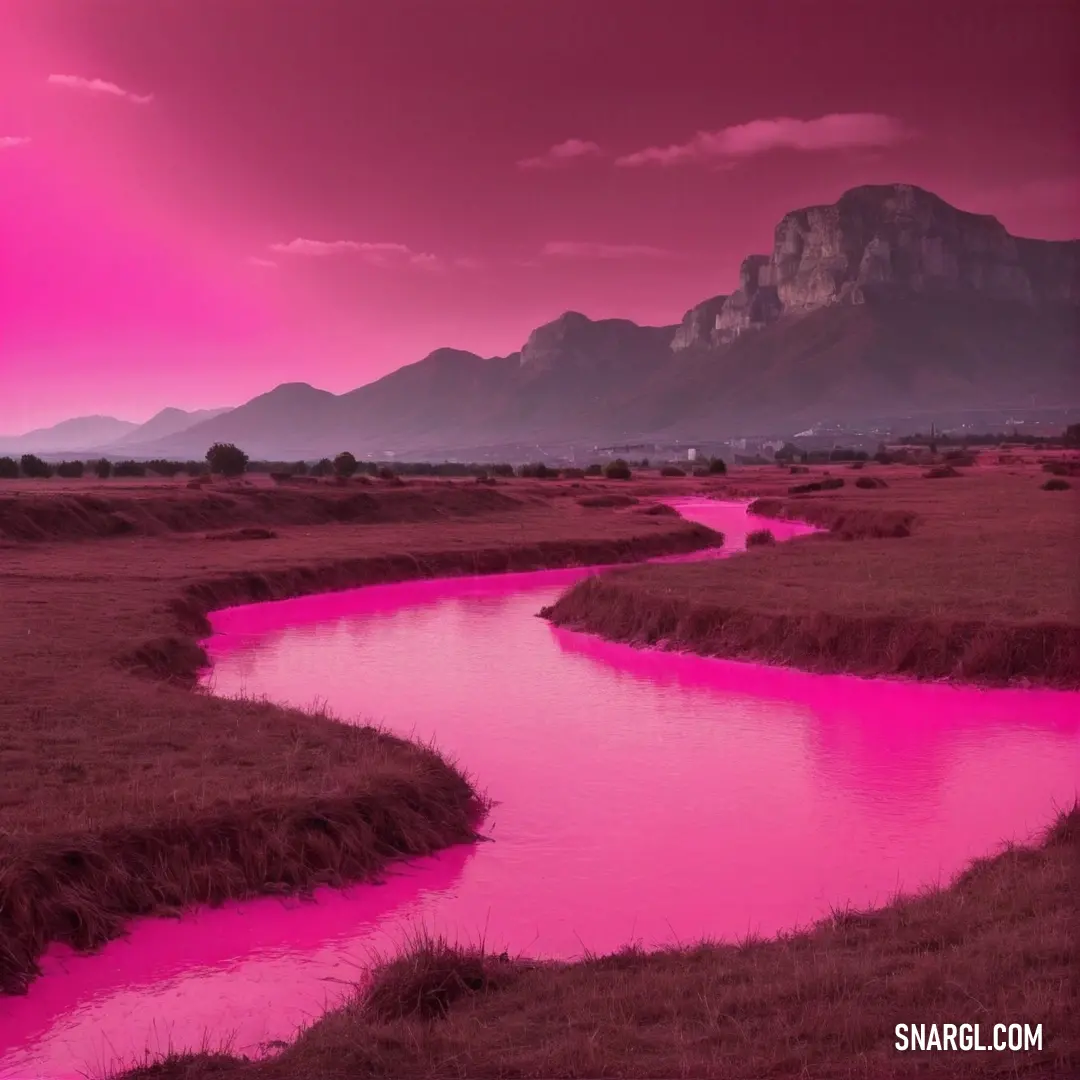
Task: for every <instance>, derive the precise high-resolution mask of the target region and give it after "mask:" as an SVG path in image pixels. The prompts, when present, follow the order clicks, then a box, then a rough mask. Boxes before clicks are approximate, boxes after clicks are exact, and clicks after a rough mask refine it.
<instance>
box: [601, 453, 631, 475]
mask: <svg viewBox="0 0 1080 1080" xmlns="http://www.w3.org/2000/svg"><path fill="white" fill-rule="evenodd" d="M632 475H633V474H632V473H631V472H630V466H629V465H627V464H626V462H625V461H623V459H622V458H616V459H615V460H614V461H609V462H608V463H607V465H605V466H604V476H606V477H607V478H608V480H629V479H630V477H631V476H632Z"/></svg>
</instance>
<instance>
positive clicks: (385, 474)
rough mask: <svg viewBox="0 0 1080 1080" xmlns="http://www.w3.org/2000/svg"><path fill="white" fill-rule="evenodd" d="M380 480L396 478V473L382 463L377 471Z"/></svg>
mask: <svg viewBox="0 0 1080 1080" xmlns="http://www.w3.org/2000/svg"><path fill="white" fill-rule="evenodd" d="M377 475H378V477H379V479H380V480H397V478H398V474H397V473H396V472H394V470H393V469H391V468H390V466H389V465H382V466H380V468H379V471H378V473H377Z"/></svg>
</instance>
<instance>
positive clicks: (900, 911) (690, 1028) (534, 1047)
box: [116, 809, 1080, 1080]
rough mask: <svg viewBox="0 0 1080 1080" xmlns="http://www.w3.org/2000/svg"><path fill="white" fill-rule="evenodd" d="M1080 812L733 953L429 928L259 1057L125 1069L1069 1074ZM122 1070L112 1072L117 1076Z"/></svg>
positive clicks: (284, 1078) (152, 1075)
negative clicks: (1009, 1036) (874, 900)
mask: <svg viewBox="0 0 1080 1080" xmlns="http://www.w3.org/2000/svg"><path fill="white" fill-rule="evenodd" d="M1078 874H1080V811H1078V810H1076V809H1074V810H1072V811H1071V812H1069V813H1067V814H1063V815H1062V816H1061V817H1060V818H1059V819H1058V821H1057V822H1056V823H1055V824H1054V825H1053V826H1052V827H1051V828H1050V829H1049V830H1048V831H1047V833H1046V835H1045V837H1044V838H1043V841H1042V842H1041V843H1040V844H1039V845H1038V846H1034V847H1026V848H1013V849H1010V850H1008V851H1006V852H1004V853H1002V854H1000V855H998V856H996V857H993V858H989V859H983V860H979V861H977V862H976V863H975V864H973V865H972V866H971V867H970V868H969V869H968V870H967V871H965V872H964V873H963V874H961V875H960V876H959V877H958V878H957V880H956V881H954V882H953V883H952V884H950V885H949V886H948V887H947V888H943V889H936V890H930V891H928V892H926V893H925V894H924V895H921V896H918V897H907V898H901V899H899V900H897V901H896V902H894V903H892V904H890V905H888V906H886V907H883V908H880V909H878V910H874V911H867V912H849V911H838V912H837V913H836V914H835V915H834V916H833V917H832V918H829V919H826V920H824V921H823V922H822V923H820V924H818V925H817V926H814V927H812V928H811V929H809V930H807V931H805V932H799V933H791V934H785V935H781V936H780V937H779V938H777V939H772V940H767V941H766V940H753V939H750V940H747V941H745V942H744V943H742V944H739V945H730V946H724V945H708V944H704V945H688V946H685V947H682V948H673V949H667V950H660V951H656V952H640V951H637V950H632V949H631V950H626V951H623V952H622V953H618V954H615V955H611V956H603V957H597V958H590V959H586V960H583V961H580V962H577V963H571V964H558V963H537V962H535V961H528V960H517V959H512V958H508V957H502V956H499V955H491V954H484V953H482V952H480V951H478V950H475V949H461V948H458V947H455V946H448V945H446V944H445V943H443V942H439V941H437V940H435V941H433V940H424V939H421V940H420V941H418V942H417V943H416V945H415V946H414V947H413V948H412V949H411V950H409V951H407V952H406V953H404V954H403V955H402V956H399V957H398V958H396V959H394V960H391V961H390V962H389V963H388V964H386V965H384V966H383V967H382V968H380V969H378V970H376V971H375V972H373V973H372V977H371V980H370V982H369V983H368V984H367V985H366V987H365V988H362V989H361V991H360V992H359V993H358V995H357V996H356V998H355V999H354V1000H353V1001H351V1002H350V1003H349V1004H347V1005H346V1006H344V1007H343V1008H340V1009H337V1010H334V1011H333V1012H331V1013H329V1014H327V1015H326V1016H325V1017H323V1018H322V1019H320V1020H318V1021H317V1022H316V1023H314V1024H313V1025H312V1026H311V1027H310V1028H309V1029H308V1030H307V1031H306V1032H305V1033H304V1034H302V1035H301V1036H300V1037H299V1038H298V1039H297V1040H296V1041H295V1042H294V1043H293V1044H291V1045H290V1046H288V1047H287V1048H285V1049H284V1050H283V1051H282V1052H281V1053H280V1054H279V1055H277V1056H274V1057H271V1058H266V1059H263V1060H259V1061H248V1060H242V1059H239V1058H235V1057H230V1056H229V1055H228V1054H225V1053H221V1054H183V1055H176V1056H173V1057H170V1058H166V1059H165V1060H162V1061H159V1062H156V1063H153V1064H150V1065H147V1066H146V1067H143V1068H136V1069H134V1070H133V1071H130V1072H128V1073H125V1074H124V1076H123V1080H209V1078H211V1077H212V1078H214V1080H219V1078H220V1080H352V1078H354V1077H386V1078H390V1077H395V1078H412V1077H445V1078H450V1077H476V1078H484V1080H509V1078H511V1077H515V1078H520V1077H605V1076H606V1077H620V1078H621V1077H627V1078H633V1077H639V1078H642V1080H644V1078H649V1077H653V1078H655V1077H661V1076H662V1077H695V1078H697V1077H701V1078H708V1080H742V1078H744V1077H747V1076H770V1077H805V1076H815V1077H817V1076H820V1077H828V1078H829V1080H863V1078H866V1077H875V1078H881V1080H900V1078H907V1077H926V1076H932V1077H950V1078H951V1077H958V1078H974V1077H986V1076H1003V1075H1009V1076H1019V1077H1040V1078H1059V1080H1063V1078H1065V1077H1070V1076H1074V1075H1076V1071H1077V1069H1078V1068H1080V1034H1078V1032H1077V1030H1076V1024H1075V1022H1074V1021H1075V1015H1076V1007H1077V1004H1078V1003H1080V987H1078V985H1077V979H1076V970H1077V962H1078V960H1080V956H1078V949H1077V941H1076V925H1075V924H1076V915H1077V909H1076V899H1075V892H1074V888H1075V881H1076V879H1077V875H1078ZM965 1022H971V1023H978V1024H980V1026H981V1030H982V1040H983V1041H984V1042H987V1043H988V1042H989V1040H990V1038H991V1035H990V1032H991V1029H992V1027H993V1025H994V1024H995V1023H999V1022H1005V1023H1016V1022H1020V1023H1027V1024H1030V1025H1032V1026H1033V1027H1034V1025H1037V1024H1039V1025H1041V1040H1042V1041H1041V1046H1040V1047H1039V1048H1038V1049H1034V1048H1032V1049H1028V1050H1024V1051H1018V1052H1008V1051H1005V1052H982V1053H972V1052H967V1053H965V1052H963V1051H961V1050H956V1049H953V1050H944V1051H938V1052H935V1051H932V1050H931V1051H915V1052H900V1051H899V1050H898V1048H897V1045H896V1030H895V1029H896V1025H897V1024H920V1023H921V1024H931V1023H937V1024H939V1025H940V1024H943V1023H956V1024H960V1023H965ZM116 1080H120V1078H119V1077H118V1078H116Z"/></svg>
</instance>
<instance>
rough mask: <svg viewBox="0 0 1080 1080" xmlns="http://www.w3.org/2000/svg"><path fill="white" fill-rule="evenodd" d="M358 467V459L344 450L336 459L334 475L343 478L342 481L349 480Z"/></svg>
mask: <svg viewBox="0 0 1080 1080" xmlns="http://www.w3.org/2000/svg"><path fill="white" fill-rule="evenodd" d="M357 467H358V464H357V461H356V458H355V457H354V456H353V455H352V454H350V453H349V451H348V450H342V452H341V453H340V454H338V456H337V457H336V458H334V475H335V476H339V477H341V479H342V480H348V478H349V477H350V476H352V475H353V474H354V473H355V472H356V470H357Z"/></svg>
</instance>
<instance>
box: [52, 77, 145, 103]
mask: <svg viewBox="0 0 1080 1080" xmlns="http://www.w3.org/2000/svg"><path fill="white" fill-rule="evenodd" d="M48 81H49V82H50V83H52V84H53V86H66V87H67V88H68V89H70V90H82V91H84V92H85V93H88V94H109V95H111V96H112V97H119V98H125V99H126V100H128V101H131V102H134V103H135V104H136V105H149V104H150V102H151V101H153V100H154V95H153V94H136V93H134V92H133V91H131V90H125V89H124V88H123V87H122V86H117V84H116V83H114V82H106V80H105V79H85V78H83V76H81V75H50V76H49V79H48Z"/></svg>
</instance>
